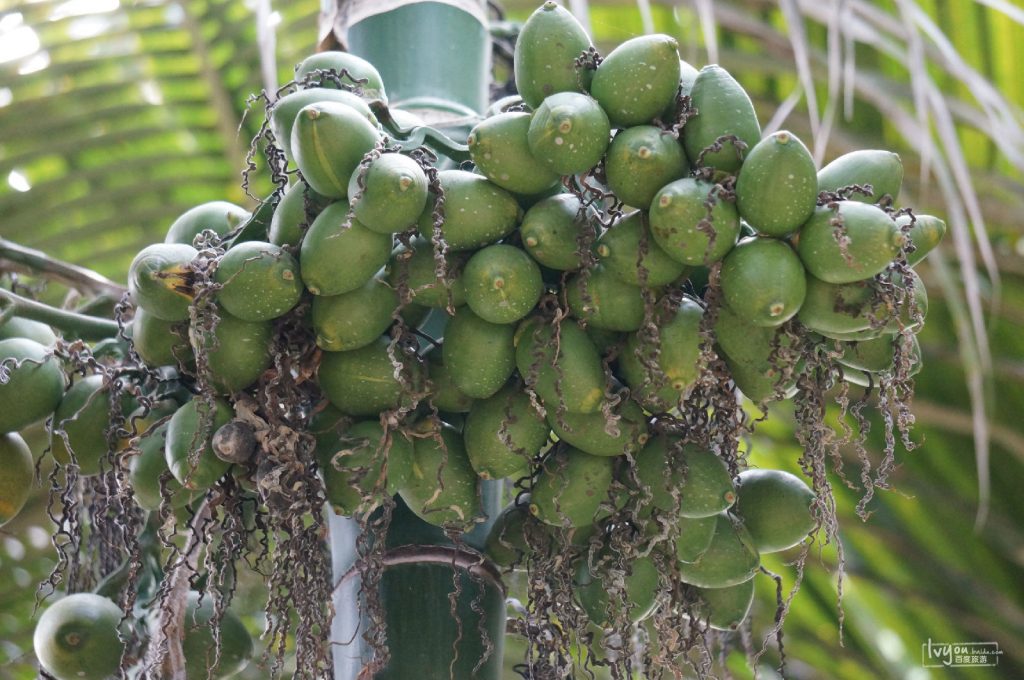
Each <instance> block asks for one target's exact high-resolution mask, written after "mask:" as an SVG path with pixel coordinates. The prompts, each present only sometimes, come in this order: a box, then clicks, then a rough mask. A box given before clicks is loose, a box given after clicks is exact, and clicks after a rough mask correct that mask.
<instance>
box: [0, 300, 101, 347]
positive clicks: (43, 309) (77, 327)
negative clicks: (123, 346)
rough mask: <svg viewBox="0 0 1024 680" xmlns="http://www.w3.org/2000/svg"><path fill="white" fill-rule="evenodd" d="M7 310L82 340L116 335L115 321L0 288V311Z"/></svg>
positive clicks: (4, 312)
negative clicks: (61, 307)
mask: <svg viewBox="0 0 1024 680" xmlns="http://www.w3.org/2000/svg"><path fill="white" fill-rule="evenodd" d="M8 310H13V313H14V315H15V316H20V317H24V318H26V319H32V320H33V321H41V322H43V323H45V324H49V325H51V326H53V327H54V328H59V329H60V330H62V331H64V332H66V333H73V334H75V335H77V336H79V337H81V338H82V339H84V340H103V339H105V338H112V337H115V336H116V335H117V323H116V322H115V321H111V320H110V319H101V318H99V317H95V316H86V315H85V314H78V313H76V312H69V311H67V310H65V309H57V308H56V307H51V306H50V305H47V304H43V303H42V302H36V301H35V300H29V299H28V298H25V297H22V296H20V295H16V294H15V293H12V292H11V291H9V290H4V289H3V288H0V312H2V313H3V314H7V313H8Z"/></svg>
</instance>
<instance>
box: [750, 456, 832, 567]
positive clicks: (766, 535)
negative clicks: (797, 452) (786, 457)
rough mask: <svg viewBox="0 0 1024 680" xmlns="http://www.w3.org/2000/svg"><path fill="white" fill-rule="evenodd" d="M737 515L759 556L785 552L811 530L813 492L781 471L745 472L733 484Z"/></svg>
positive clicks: (796, 479) (792, 476)
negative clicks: (748, 533)
mask: <svg viewBox="0 0 1024 680" xmlns="http://www.w3.org/2000/svg"><path fill="white" fill-rule="evenodd" d="M736 493H737V496H738V498H737V500H736V513H737V514H738V515H739V517H740V518H741V519H742V520H743V524H744V526H746V528H747V531H749V532H750V536H751V538H752V539H753V541H754V545H755V546H757V550H758V551H759V552H761V553H773V552H779V551H780V550H787V549H789V548H792V547H793V546H795V545H797V544H799V543H800V542H801V541H803V540H804V539H805V538H807V535H808V534H810V533H811V532H812V531H814V527H815V526H816V521H815V519H814V516H813V515H812V514H811V504H812V503H813V502H814V499H815V495H814V492H813V491H811V489H810V488H809V487H808V486H807V484H805V483H804V481H803V480H802V479H800V478H799V477H797V476H796V475H793V474H790V473H788V472H784V471H782V470H744V471H743V472H741V473H740V475H739V479H738V481H737V483H736Z"/></svg>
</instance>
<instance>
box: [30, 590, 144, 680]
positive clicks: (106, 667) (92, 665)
mask: <svg viewBox="0 0 1024 680" xmlns="http://www.w3.org/2000/svg"><path fill="white" fill-rule="evenodd" d="M121 616H122V612H121V608H120V607H118V606H117V605H116V604H114V603H113V602H112V601H111V600H109V599H107V598H105V597H103V596H102V595H95V594H93V593H75V594H73V595H68V596H66V597H64V598H63V599H60V600H58V601H57V602H54V603H53V604H52V605H50V606H49V607H48V608H47V609H46V611H44V612H43V614H42V616H40V617H39V623H37V624H36V628H35V633H34V634H33V636H32V645H33V647H34V648H35V653H36V658H38V659H39V663H40V665H42V667H43V668H44V669H46V671H47V672H49V673H50V674H51V675H52V676H54V677H55V678H57V680H105V679H106V678H108V677H110V676H112V675H114V674H115V673H117V669H118V667H119V666H120V665H121V654H122V653H123V650H124V643H122V642H121V639H120V638H119V637H118V632H117V629H118V626H119V625H120V623H121Z"/></svg>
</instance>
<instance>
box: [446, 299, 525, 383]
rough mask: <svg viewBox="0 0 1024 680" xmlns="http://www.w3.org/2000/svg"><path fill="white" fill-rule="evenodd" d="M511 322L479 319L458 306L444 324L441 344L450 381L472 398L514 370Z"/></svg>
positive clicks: (501, 381) (503, 381)
mask: <svg viewBox="0 0 1024 680" xmlns="http://www.w3.org/2000/svg"><path fill="white" fill-rule="evenodd" d="M514 335H515V326H513V325H511V324H496V323H491V322H490V321H487V320H486V319H482V318H480V317H479V316H477V315H476V313H474V312H473V310H472V308H470V307H461V308H460V309H459V310H458V311H457V312H456V313H455V316H454V317H452V319H451V320H450V321H449V322H448V325H447V327H446V328H445V334H444V344H443V345H442V347H441V351H442V356H443V357H444V365H445V366H447V367H448V371H449V373H450V375H451V378H452V382H453V383H455V385H456V387H458V388H459V390H461V391H462V392H463V393H465V394H466V395H468V396H470V397H472V398H474V399H486V398H488V397H490V396H491V395H493V394H494V393H495V392H497V391H498V390H499V389H501V386H502V385H504V384H505V382H506V381H507V380H508V379H509V376H511V375H512V372H513V371H515V370H516V361H515V346H514V344H513V336H514Z"/></svg>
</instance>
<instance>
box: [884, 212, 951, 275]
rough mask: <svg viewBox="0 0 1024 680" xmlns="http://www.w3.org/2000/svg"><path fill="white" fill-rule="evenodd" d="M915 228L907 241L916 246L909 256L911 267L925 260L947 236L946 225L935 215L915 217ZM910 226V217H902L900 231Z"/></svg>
mask: <svg viewBox="0 0 1024 680" xmlns="http://www.w3.org/2000/svg"><path fill="white" fill-rule="evenodd" d="M914 217H915V220H914V226H912V227H911V228H910V229H909V231H907V232H906V234H907V239H908V240H909V241H910V242H911V243H912V244H914V252H912V253H909V254H908V255H907V264H909V265H910V266H911V267H913V266H914V265H916V264H917V263H918V262H920V261H921V260H923V259H924V258H925V257H926V256H927V255H928V253H930V252H932V251H933V250H935V248H936V246H938V245H939V243H941V242H942V237H944V236H945V235H946V223H945V222H944V221H942V220H941V219H939V218H938V217H935V216H933V215H915V216H914ZM908 224H910V215H900V216H899V217H897V218H896V225H897V226H898V227H899V228H900V230H901V231H902V230H904V229H906V225H908Z"/></svg>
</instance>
